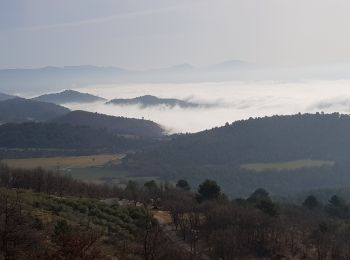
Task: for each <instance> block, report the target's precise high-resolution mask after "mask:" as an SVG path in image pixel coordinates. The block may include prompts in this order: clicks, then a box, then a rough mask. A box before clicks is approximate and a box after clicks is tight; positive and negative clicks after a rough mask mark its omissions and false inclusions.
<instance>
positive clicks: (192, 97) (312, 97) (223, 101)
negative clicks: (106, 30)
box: [67, 80, 350, 133]
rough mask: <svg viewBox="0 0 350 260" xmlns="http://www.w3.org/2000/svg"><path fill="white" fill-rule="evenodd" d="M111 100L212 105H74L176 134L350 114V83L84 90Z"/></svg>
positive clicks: (134, 86) (218, 84)
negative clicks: (149, 98) (244, 122)
mask: <svg viewBox="0 0 350 260" xmlns="http://www.w3.org/2000/svg"><path fill="white" fill-rule="evenodd" d="M78 90H79V91H84V92H88V93H92V94H96V95H99V96H102V97H104V98H107V99H113V98H133V97H137V96H141V95H146V94H149V95H154V96H157V97H161V98H178V99H182V100H188V101H192V102H196V103H205V104H215V106H212V107H198V108H180V107H177V106H176V107H172V108H170V107H167V106H155V107H149V108H142V107H141V106H138V105H123V106H119V105H106V104H104V103H102V102H101V103H94V104H68V105H67V106H68V107H69V108H71V109H82V110H87V111H92V112H99V113H105V114H109V115H115V116H125V117H134V118H145V119H150V120H153V121H155V122H157V123H159V124H161V125H163V126H164V127H165V128H166V129H167V130H168V131H169V132H170V133H175V132H196V131H201V130H204V129H209V128H212V127H215V126H221V125H224V124H225V123H226V122H229V123H231V122H233V121H236V120H240V119H247V118H249V117H261V116H265V115H267V116H269V115H276V114H295V113H298V112H301V113H306V112H310V113H313V112H318V111H319V112H320V111H323V112H326V113H328V112H341V113H350V81H348V80H337V81H301V82H273V81H256V82H221V83H217V82H215V83H195V84H193V83H191V84H136V85H123V86H122V85H100V86H91V87H86V88H81V89H78Z"/></svg>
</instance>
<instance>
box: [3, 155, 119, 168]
mask: <svg viewBox="0 0 350 260" xmlns="http://www.w3.org/2000/svg"><path fill="white" fill-rule="evenodd" d="M123 157H124V155H123V154H104V155H100V154H99V155H89V156H69V157H49V158H27V159H6V160H3V162H4V163H6V164H7V165H8V166H10V167H14V168H23V169H33V168H36V167H42V168H44V169H47V170H66V169H73V168H86V167H99V166H103V165H106V164H118V163H119V162H120V161H121V159H122V158H123Z"/></svg>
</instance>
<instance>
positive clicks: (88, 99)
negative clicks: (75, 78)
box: [33, 90, 106, 105]
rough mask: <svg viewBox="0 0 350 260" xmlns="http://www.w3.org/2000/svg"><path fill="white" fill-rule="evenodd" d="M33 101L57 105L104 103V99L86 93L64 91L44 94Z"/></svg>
mask: <svg viewBox="0 0 350 260" xmlns="http://www.w3.org/2000/svg"><path fill="white" fill-rule="evenodd" d="M33 100H36V101H43V102H49V103H54V104H58V105H60V104H66V103H92V102H98V101H101V102H102V101H106V100H105V99H104V98H101V97H98V96H94V95H91V94H88V93H81V92H78V91H75V90H65V91H62V92H59V93H52V94H45V95H41V96H38V97H35V98H33Z"/></svg>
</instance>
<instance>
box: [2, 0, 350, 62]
mask: <svg viewBox="0 0 350 260" xmlns="http://www.w3.org/2000/svg"><path fill="white" fill-rule="evenodd" d="M349 13H350V1H349V0H123V1H121V0H0V68H11V67H41V66H47V65H55V66H63V65H81V64H93V65H104V66H106V65H113V66H122V67H126V68H132V69H145V68H153V67H162V66H168V65H173V64H178V63H184V62H188V63H192V64H194V65H197V66H203V65H207V64H211V63H216V62H221V61H223V60H229V59H240V60H246V61H251V62H255V63H262V64H277V65H296V64H318V63H332V62H349V61H350V48H349V46H350V26H349V24H350V15H349Z"/></svg>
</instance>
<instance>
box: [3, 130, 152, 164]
mask: <svg viewBox="0 0 350 260" xmlns="http://www.w3.org/2000/svg"><path fill="white" fill-rule="evenodd" d="M155 142H156V141H155V140H151V139H148V138H126V137H121V136H118V135H116V134H113V133H111V132H109V131H107V130H105V129H94V128H90V127H88V126H72V125H68V124H55V123H20V124H16V123H8V124H3V125H0V158H1V157H3V158H11V157H13V158H16V157H32V156H38V155H39V156H42V157H49V156H53V155H72V154H74V155H85V154H98V153H120V152H127V151H129V150H134V149H139V148H141V147H144V146H147V145H150V144H153V143H155Z"/></svg>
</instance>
